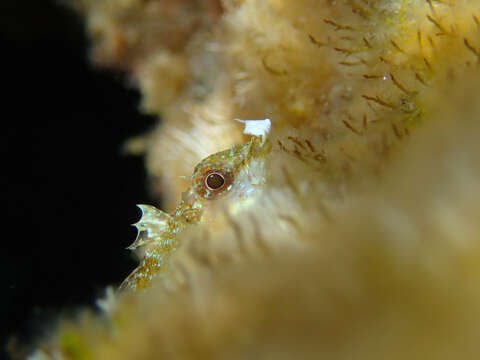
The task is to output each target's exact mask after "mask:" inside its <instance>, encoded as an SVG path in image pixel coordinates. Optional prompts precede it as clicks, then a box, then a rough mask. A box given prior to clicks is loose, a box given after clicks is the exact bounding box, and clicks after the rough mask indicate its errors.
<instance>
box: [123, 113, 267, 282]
mask: <svg viewBox="0 0 480 360" xmlns="http://www.w3.org/2000/svg"><path fill="white" fill-rule="evenodd" d="M235 120H237V121H239V122H242V123H244V124H245V129H244V133H245V134H247V135H250V139H249V140H248V141H247V142H246V143H244V144H240V145H234V146H232V147H231V148H230V149H227V150H224V151H220V152H218V153H215V154H212V155H210V156H208V157H206V158H204V159H203V160H202V161H200V162H199V163H198V164H197V165H196V166H195V168H194V170H193V173H192V175H191V176H190V185H189V187H188V189H187V190H186V191H185V192H183V193H182V197H181V201H180V203H179V204H178V206H177V207H176V209H175V211H174V212H173V213H171V214H170V213H167V212H164V211H162V210H160V209H157V208H156V207H155V206H152V205H146V204H141V205H137V206H138V207H139V208H140V210H141V212H142V215H141V218H140V220H139V221H138V222H137V223H135V224H133V226H135V227H136V228H137V230H138V233H137V237H136V239H135V241H134V242H133V243H132V244H131V245H130V246H129V247H128V248H127V249H130V250H136V249H138V248H140V247H143V250H144V251H143V253H144V255H143V258H142V259H141V261H140V264H139V265H138V267H137V268H136V269H135V270H134V271H133V272H132V273H131V274H130V275H128V277H127V278H126V279H125V280H124V281H123V282H122V284H121V285H120V287H119V290H120V291H124V290H132V291H142V290H145V289H147V288H148V287H149V286H150V285H151V283H152V280H153V279H155V278H157V277H159V276H160V275H161V274H164V273H165V272H166V271H168V267H169V260H170V257H171V256H172V254H173V253H174V252H175V250H176V249H177V246H179V241H178V235H179V234H180V233H181V232H182V231H183V230H185V229H186V228H187V227H189V226H195V225H197V224H201V223H208V224H210V225H212V227H215V223H216V220H217V219H218V211H238V209H239V208H241V206H242V205H247V204H248V203H249V202H250V200H251V199H252V198H255V196H257V195H258V194H259V193H260V192H261V191H262V189H263V188H264V186H265V183H266V181H267V172H268V171H267V159H268V157H269V154H270V152H271V148H272V146H271V144H270V142H269V140H268V138H267V134H268V133H269V131H270V127H271V120H270V119H263V120H240V119H235ZM220 199H222V200H223V201H225V202H226V203H227V204H230V205H231V206H230V207H225V206H222V207H221V208H219V207H218V206H216V203H217V200H220ZM234 209H235V210H234Z"/></svg>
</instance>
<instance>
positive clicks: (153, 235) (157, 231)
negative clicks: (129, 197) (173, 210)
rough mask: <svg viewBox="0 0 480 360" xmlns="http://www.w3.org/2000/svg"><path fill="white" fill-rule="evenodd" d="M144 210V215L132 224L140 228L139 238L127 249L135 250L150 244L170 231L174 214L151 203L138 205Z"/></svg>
mask: <svg viewBox="0 0 480 360" xmlns="http://www.w3.org/2000/svg"><path fill="white" fill-rule="evenodd" d="M137 206H138V207H139V208H140V210H141V211H142V217H141V218H140V220H139V221H138V222H136V223H135V224H132V225H133V226H135V227H136V228H137V230H138V234H137V238H136V239H135V241H134V242H133V244H132V245H130V246H129V247H128V248H127V249H131V250H134V249H136V248H138V247H139V246H142V245H145V244H150V243H152V242H155V241H158V240H160V239H161V238H162V235H163V234H165V233H168V232H169V230H170V229H169V226H170V222H171V220H172V216H171V215H169V214H167V213H165V212H163V211H161V210H158V209H157V208H156V207H154V206H151V205H137Z"/></svg>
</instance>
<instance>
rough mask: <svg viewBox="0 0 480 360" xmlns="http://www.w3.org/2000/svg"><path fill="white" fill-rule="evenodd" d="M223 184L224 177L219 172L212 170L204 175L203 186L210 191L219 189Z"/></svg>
mask: <svg viewBox="0 0 480 360" xmlns="http://www.w3.org/2000/svg"><path fill="white" fill-rule="evenodd" d="M224 185H225V178H224V176H223V174H221V173H219V172H213V173H210V174H208V175H207V176H206V177H205V186H206V187H207V189H209V190H211V191H216V190H219V189H221V188H222V187H223V186H224Z"/></svg>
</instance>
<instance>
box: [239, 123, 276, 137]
mask: <svg viewBox="0 0 480 360" xmlns="http://www.w3.org/2000/svg"><path fill="white" fill-rule="evenodd" d="M235 120H237V121H239V122H241V123H244V124H245V129H244V130H243V133H244V134H249V135H254V136H266V135H267V134H268V133H269V132H270V127H271V126H272V122H271V120H270V119H259V120H242V119H235Z"/></svg>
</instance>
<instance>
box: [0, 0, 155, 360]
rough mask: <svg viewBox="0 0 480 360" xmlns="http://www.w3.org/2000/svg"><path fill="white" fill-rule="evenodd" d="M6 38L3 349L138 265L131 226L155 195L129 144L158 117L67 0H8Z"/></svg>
mask: <svg viewBox="0 0 480 360" xmlns="http://www.w3.org/2000/svg"><path fill="white" fill-rule="evenodd" d="M0 41H1V45H2V46H1V50H0V54H1V57H0V58H1V60H0V63H1V64H2V76H1V81H0V84H2V95H1V99H2V101H1V104H2V108H3V112H2V114H1V126H2V127H1V132H0V133H1V136H2V138H1V142H0V146H1V149H2V161H3V163H4V166H2V169H3V171H2V176H1V184H2V186H1V188H2V191H1V196H2V201H1V204H2V206H3V209H4V211H5V212H6V217H5V216H4V217H3V221H2V224H3V229H4V231H3V236H2V239H1V249H2V252H1V257H2V258H1V261H0V267H1V274H2V278H3V281H2V290H1V297H0V298H1V306H0V311H1V316H0V319H1V320H2V327H1V331H2V333H1V339H2V344H1V345H2V353H1V355H0V357H5V356H6V352H5V351H4V349H5V346H6V344H7V343H10V346H14V344H15V342H19V343H25V342H31V341H32V340H33V339H34V338H35V337H38V336H39V335H40V336H41V334H42V332H44V331H45V330H48V326H50V325H51V324H53V322H52V320H54V319H55V317H56V316H57V315H58V314H60V313H62V314H67V315H71V316H75V313H76V311H77V309H78V308H79V307H82V306H93V305H94V299H95V298H98V297H100V296H103V293H104V289H105V287H106V286H107V285H109V284H113V285H118V284H119V283H120V282H121V281H122V280H123V279H124V277H125V276H126V275H127V274H128V273H129V272H130V271H131V270H133V269H134V268H135V266H136V261H135V260H134V258H133V257H132V254H131V253H130V252H129V251H128V250H125V247H126V246H128V245H129V244H130V243H131V242H133V240H134V238H135V234H136V230H135V229H134V228H133V227H131V226H130V224H131V223H133V222H135V221H137V220H138V218H139V215H140V214H139V210H138V209H137V208H136V207H135V204H137V203H142V202H147V203H148V202H150V203H151V201H150V200H149V197H148V194H147V192H146V190H145V189H146V178H145V171H144V167H143V161H142V159H141V158H140V157H133V156H128V155H126V154H124V153H123V152H122V144H123V143H124V142H125V140H126V139H128V138H129V137H131V136H134V135H140V134H142V133H143V132H145V131H146V130H147V129H149V128H151V127H152V126H153V125H154V123H155V120H154V119H153V118H149V117H146V116H142V115H140V114H139V112H138V105H139V95H138V93H137V91H136V90H135V89H133V88H131V87H130V88H129V87H128V79H127V78H126V77H125V76H123V75H122V74H119V73H113V72H111V71H105V70H102V69H98V68H94V67H93V66H92V65H91V64H90V63H89V60H88V41H87V39H86V38H85V36H84V28H83V24H82V21H81V19H80V18H79V17H77V16H76V15H75V14H74V13H73V12H72V11H70V10H69V9H68V8H66V7H64V6H62V5H61V4H60V3H59V2H54V1H49V0H31V1H28V0H23V1H22V0H1V1H0ZM32 335H33V338H32Z"/></svg>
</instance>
